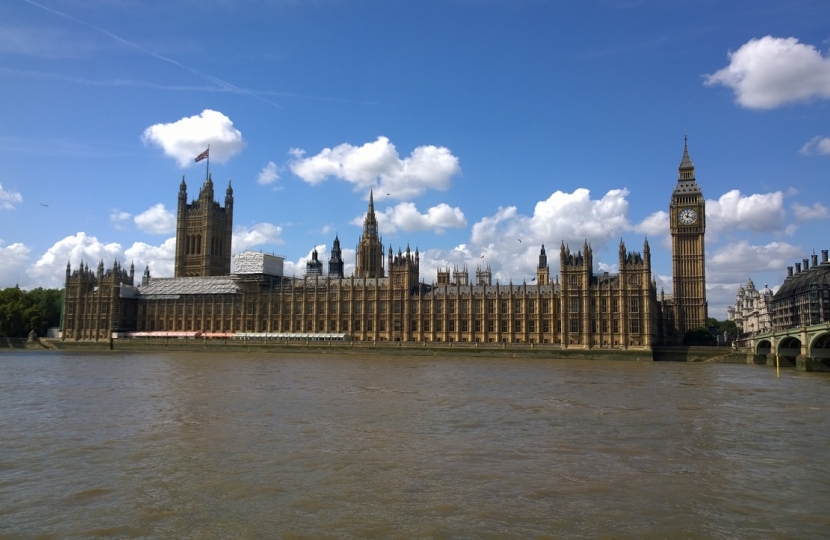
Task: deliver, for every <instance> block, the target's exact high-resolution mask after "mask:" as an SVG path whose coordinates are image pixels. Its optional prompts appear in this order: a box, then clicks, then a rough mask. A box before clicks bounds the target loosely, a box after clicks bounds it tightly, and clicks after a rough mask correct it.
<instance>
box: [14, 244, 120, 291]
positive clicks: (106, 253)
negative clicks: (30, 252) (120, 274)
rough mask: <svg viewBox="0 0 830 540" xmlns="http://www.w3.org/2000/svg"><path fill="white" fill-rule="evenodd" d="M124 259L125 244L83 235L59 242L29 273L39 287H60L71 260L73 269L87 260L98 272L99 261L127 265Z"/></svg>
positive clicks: (107, 263) (107, 264)
mask: <svg viewBox="0 0 830 540" xmlns="http://www.w3.org/2000/svg"><path fill="white" fill-rule="evenodd" d="M122 256H123V252H122V250H121V244H117V243H115V242H112V243H109V244H105V243H103V242H100V241H98V239H97V238H95V237H94V236H88V235H87V234H86V233H84V232H79V233H76V234H75V235H73V236H67V237H66V238H64V239H62V240H59V241H57V242H55V243H54V244H53V245H52V247H50V248H49V249H48V250H46V253H44V254H43V255H41V256H40V258H39V259H38V260H37V261H36V262H35V264H33V265H32V266H31V267H30V268H29V270H28V274H29V277H31V278H32V279H33V280H34V281H35V282H36V283H37V284H38V286H41V287H55V288H59V287H62V286H63V283H64V280H65V279H66V263H67V261H68V262H70V263H71V265H72V268H73V269H75V268H77V267H78V265H80V263H81V261H83V262H85V263H86V264H87V265H89V266H90V268H92V269H93V270H95V269H97V267H98V262H99V261H101V260H103V261H104V265H105V266H107V267H109V266H111V265H112V263H113V261H114V260H116V259H120V260H122V262H123V258H122Z"/></svg>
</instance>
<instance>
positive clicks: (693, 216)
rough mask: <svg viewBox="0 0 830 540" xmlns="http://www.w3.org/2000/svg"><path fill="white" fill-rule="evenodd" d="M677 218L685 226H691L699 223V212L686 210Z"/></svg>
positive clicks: (690, 209) (691, 209)
mask: <svg viewBox="0 0 830 540" xmlns="http://www.w3.org/2000/svg"><path fill="white" fill-rule="evenodd" d="M677 218H678V219H679V220H680V223H682V224H683V225H691V224H692V223H694V222H695V221H697V212H695V211H694V209H693V208H684V209H683V210H681V211H680V213H679V214H678V215H677Z"/></svg>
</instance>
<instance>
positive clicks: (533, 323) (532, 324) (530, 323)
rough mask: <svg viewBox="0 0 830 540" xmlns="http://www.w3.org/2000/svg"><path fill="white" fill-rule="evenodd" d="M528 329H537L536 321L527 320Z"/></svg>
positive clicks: (530, 330)
mask: <svg viewBox="0 0 830 540" xmlns="http://www.w3.org/2000/svg"><path fill="white" fill-rule="evenodd" d="M527 331H528V332H535V331H536V321H527Z"/></svg>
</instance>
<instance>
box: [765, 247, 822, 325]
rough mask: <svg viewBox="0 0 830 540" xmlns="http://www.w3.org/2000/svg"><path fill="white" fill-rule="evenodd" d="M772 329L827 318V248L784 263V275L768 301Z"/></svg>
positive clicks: (811, 323) (818, 321) (812, 323)
mask: <svg viewBox="0 0 830 540" xmlns="http://www.w3.org/2000/svg"><path fill="white" fill-rule="evenodd" d="M771 311H772V329H773V330H785V329H788V328H797V327H801V326H812V325H816V324H820V323H824V322H830V261H828V259H827V250H826V249H824V250H822V251H821V262H819V260H818V255H816V254H815V253H813V254H812V256H811V257H810V259H804V260H802V261H801V262H800V263H795V271H793V267H792V266H788V267H787V277H786V278H785V279H784V283H783V284H782V285H781V287H780V288H779V289H778V291H776V293H775V296H774V297H773V298H772V302H771Z"/></svg>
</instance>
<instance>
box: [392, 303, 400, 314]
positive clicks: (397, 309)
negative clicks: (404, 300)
mask: <svg viewBox="0 0 830 540" xmlns="http://www.w3.org/2000/svg"><path fill="white" fill-rule="evenodd" d="M392 309H393V313H395V314H396V315H400V313H401V301H400V300H393V301H392Z"/></svg>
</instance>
